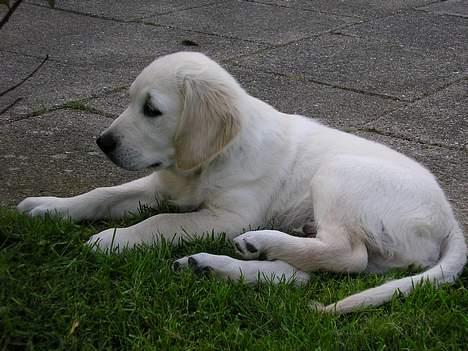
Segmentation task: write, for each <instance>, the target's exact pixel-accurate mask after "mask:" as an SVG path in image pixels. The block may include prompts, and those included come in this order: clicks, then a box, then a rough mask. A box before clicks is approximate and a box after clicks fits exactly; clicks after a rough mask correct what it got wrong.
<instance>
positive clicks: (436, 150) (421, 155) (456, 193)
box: [353, 131, 468, 238]
mask: <svg viewBox="0 0 468 351" xmlns="http://www.w3.org/2000/svg"><path fill="white" fill-rule="evenodd" d="M353 134H357V135H359V136H361V137H364V138H366V139H370V140H374V141H377V142H379V143H382V144H385V145H387V146H389V147H391V148H393V149H394V150H397V151H399V152H401V153H403V154H405V155H407V156H409V157H411V158H413V159H415V160H416V161H418V162H420V163H421V164H423V165H424V166H425V167H426V168H428V169H429V170H430V171H431V172H432V173H433V174H434V175H435V176H436V178H437V179H438V182H439V184H440V185H441V187H442V189H443V190H444V191H445V193H446V195H447V198H448V200H449V201H450V203H451V204H452V206H453V208H454V210H455V213H456V215H457V217H458V220H459V222H460V223H461V224H462V226H463V227H464V228H465V229H464V233H465V236H466V237H467V238H468V178H467V177H466V174H467V173H468V153H467V152H466V151H463V150H459V151H457V150H449V149H447V148H443V147H436V146H430V145H424V144H419V143H415V142H412V141H406V140H402V139H397V138H392V137H388V136H383V135H380V134H376V133H368V132H360V131H357V132H354V133H353Z"/></svg>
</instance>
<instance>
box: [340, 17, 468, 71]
mask: <svg viewBox="0 0 468 351" xmlns="http://www.w3.org/2000/svg"><path fill="white" fill-rule="evenodd" d="M340 32H341V33H343V34H348V35H355V36H358V37H360V38H368V37H369V38H373V39H377V40H381V41H388V42H391V43H392V44H396V45H400V46H401V47H403V48H405V49H408V50H411V49H417V50H421V51H423V52H426V53H428V54H432V55H431V56H432V57H434V58H441V59H444V58H445V59H447V60H450V61H453V60H456V59H457V56H461V57H460V59H462V60H466V58H467V54H468V41H467V40H466V39H467V34H466V33H468V23H467V21H466V20H465V19H464V18H458V17H453V16H438V15H434V14H431V13H426V12H423V11H408V12H405V13H401V14H398V15H395V16H391V17H383V18H378V19H375V20H372V21H368V22H366V23H362V24H359V25H356V26H353V27H348V28H345V29H343V30H341V31H340ZM460 53H464V54H463V55H460ZM462 62H463V61H462ZM434 63H436V62H434ZM437 63H439V64H442V62H437Z"/></svg>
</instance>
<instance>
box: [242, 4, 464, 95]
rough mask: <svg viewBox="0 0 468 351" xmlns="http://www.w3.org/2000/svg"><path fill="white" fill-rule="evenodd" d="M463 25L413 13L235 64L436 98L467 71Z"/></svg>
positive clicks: (460, 21) (347, 85)
mask: <svg viewBox="0 0 468 351" xmlns="http://www.w3.org/2000/svg"><path fill="white" fill-rule="evenodd" d="M465 22H466V21H465V20H464V19H461V18H457V17H450V18H448V19H447V18H446V17H444V16H434V15H432V14H427V13H424V12H421V11H412V12H411V13H409V14H400V15H395V16H391V17H387V18H383V19H377V20H373V21H370V22H367V23H364V24H358V25H355V26H352V27H350V28H347V29H343V30H338V31H336V32H334V33H330V34H324V35H322V36H320V37H319V38H312V39H307V40H302V41H300V42H297V43H292V44H289V45H286V46H283V47H280V48H276V49H272V50H268V51H262V52H259V53H257V54H253V55H249V56H246V57H244V58H242V59H240V60H236V62H237V63H239V64H240V65H246V66H248V67H250V68H252V67H258V68H259V69H262V70H267V71H272V72H279V73H282V74H286V75H301V76H305V77H308V78H311V79H315V80H318V81H321V82H327V83H329V84H333V85H337V86H340V87H345V88H348V89H358V90H363V91H366V92H369V93H379V94H384V95H389V96H394V97H396V98H398V99H401V100H404V101H412V100H415V99H417V98H421V97H423V96H425V95H427V94H431V93H434V92H435V91H437V90H439V89H441V88H442V87H444V86H445V85H447V84H449V83H451V82H453V81H455V80H458V79H460V78H461V77H462V76H463V74H464V72H466V60H467V55H468V47H467V44H466V43H467V42H468V41H466V40H463V39H464V38H465V37H466V33H468V27H467V23H465ZM426 34H427V35H426Z"/></svg>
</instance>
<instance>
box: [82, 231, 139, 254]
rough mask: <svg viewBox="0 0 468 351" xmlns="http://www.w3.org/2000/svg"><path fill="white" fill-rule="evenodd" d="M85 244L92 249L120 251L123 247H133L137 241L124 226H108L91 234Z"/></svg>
mask: <svg viewBox="0 0 468 351" xmlns="http://www.w3.org/2000/svg"><path fill="white" fill-rule="evenodd" d="M86 245H88V246H90V247H91V248H92V249H93V250H101V251H105V252H109V251H117V252H120V251H122V250H123V249H125V248H132V247H134V246H135V245H137V242H136V240H135V237H133V236H132V235H130V234H129V233H128V232H127V229H126V228H110V229H106V230H104V231H102V232H100V233H97V234H94V235H93V236H91V237H90V238H89V240H88V241H87V242H86Z"/></svg>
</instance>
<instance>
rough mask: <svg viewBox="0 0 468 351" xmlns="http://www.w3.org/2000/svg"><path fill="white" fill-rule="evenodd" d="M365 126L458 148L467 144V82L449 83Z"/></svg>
mask: <svg viewBox="0 0 468 351" xmlns="http://www.w3.org/2000/svg"><path fill="white" fill-rule="evenodd" d="M369 126H373V127H375V128H377V129H380V130H384V131H387V132H391V133H393V134H400V135H403V136H405V137H407V138H409V139H417V140H421V141H424V142H426V143H439V144H442V145H448V146H451V147H455V148H461V149H462V148H463V146H464V145H467V144H468V82H467V81H462V82H459V83H456V84H453V85H451V86H449V87H447V88H446V89H443V90H441V91H439V92H437V93H435V94H434V95H431V96H429V97H427V98H425V99H422V100H419V101H417V102H415V103H413V104H411V105H406V106H404V107H402V108H400V109H398V110H396V111H394V112H391V113H389V114H387V115H385V116H383V117H382V118H380V119H378V120H376V121H374V122H372V123H369ZM467 161H468V160H467Z"/></svg>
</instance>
